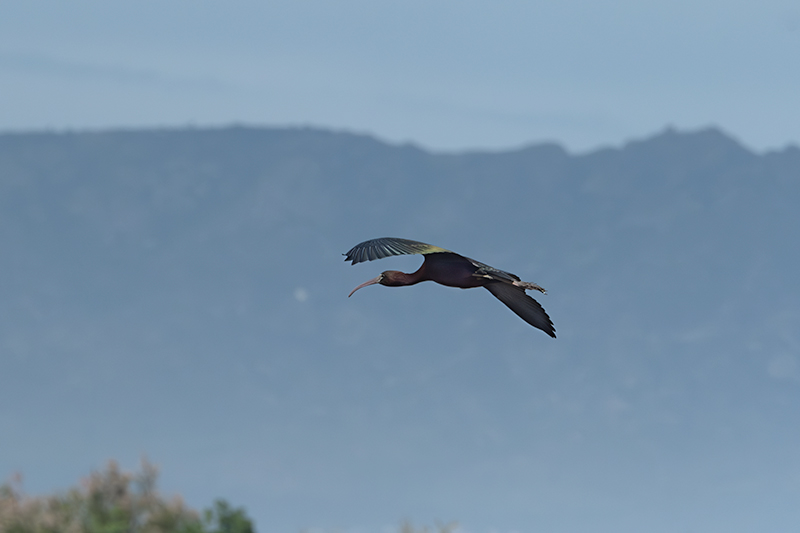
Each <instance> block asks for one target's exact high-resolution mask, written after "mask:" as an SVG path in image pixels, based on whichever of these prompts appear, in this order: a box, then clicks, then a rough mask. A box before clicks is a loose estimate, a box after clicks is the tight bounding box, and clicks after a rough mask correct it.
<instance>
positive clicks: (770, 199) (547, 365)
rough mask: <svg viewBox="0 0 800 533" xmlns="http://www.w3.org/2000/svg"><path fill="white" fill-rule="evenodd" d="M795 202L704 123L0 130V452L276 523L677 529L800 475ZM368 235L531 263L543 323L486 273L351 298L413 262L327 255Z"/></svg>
mask: <svg viewBox="0 0 800 533" xmlns="http://www.w3.org/2000/svg"><path fill="white" fill-rule="evenodd" d="M798 205H800V149H798V148H797V147H796V146H790V147H787V148H785V149H782V150H777V151H771V152H766V153H755V152H753V151H751V150H749V149H747V148H745V147H743V146H742V145H741V144H740V143H738V142H737V141H735V140H734V139H732V138H731V137H729V136H727V135H725V134H724V133H723V132H721V131H719V130H716V129H705V130H700V131H695V132H679V131H674V130H665V131H663V132H661V133H659V134H657V135H654V136H652V137H649V138H646V139H643V140H636V141H632V142H629V143H626V144H625V145H623V146H621V147H616V148H604V149H600V150H596V151H592V152H589V153H585V154H571V153H569V152H568V151H566V150H564V149H563V148H562V147H560V146H558V145H557V144H552V143H549V144H537V145H531V146H526V147H522V148H517V149H513V150H508V151H499V152H498V151H486V152H482V151H469V152H461V153H436V152H431V151H428V150H425V149H423V148H420V147H417V146H414V145H409V144H403V145H394V144H388V143H385V142H382V141H380V140H377V139H375V138H373V137H371V136H368V135H357V134H352V133H343V132H333V131H326V130H319V129H313V128H293V129H282V128H255V127H229V128H217V129H190V128H187V129H166V130H127V131H102V132H75V133H69V132H67V133H24V134H16V133H5V134H0V250H1V251H2V253H0V272H2V274H3V275H2V276H0V427H3V428H6V429H4V432H3V434H2V435H1V436H0V439H1V441H0V448H2V450H3V453H2V454H0V476H5V475H7V474H8V473H10V472H14V471H23V472H26V473H27V472H36V473H37V474H36V475H37V476H38V477H36V478H34V483H38V485H34V486H33V487H31V489H32V490H34V491H36V490H38V488H41V489H42V490H48V491H49V490H50V489H54V488H58V487H59V486H66V485H68V484H69V483H71V482H72V480H73V479H75V478H76V477H78V476H80V475H83V474H84V473H85V470H86V465H100V464H103V462H104V461H105V460H106V459H107V458H109V457H115V458H118V459H120V460H122V461H123V462H124V461H126V460H127V461H129V462H132V463H135V462H136V461H138V458H139V456H140V455H141V454H142V453H147V455H148V456H149V457H151V458H152V459H153V460H154V461H155V462H156V463H162V464H164V465H165V468H164V472H165V473H166V474H169V475H172V476H175V477H176V478H180V479H181V481H180V482H177V483H174V486H175V487H186V486H190V487H195V488H194V489H193V490H192V491H191V492H188V493H186V494H185V496H186V497H187V499H188V500H189V501H190V502H196V503H202V502H207V501H210V499H211V498H213V497H216V496H217V495H218V494H225V495H227V496H228V497H230V498H231V500H232V501H236V502H241V503H242V504H243V505H245V506H246V507H247V510H248V514H249V515H251V516H253V517H254V519H255V522H256V523H259V524H270V526H271V527H273V528H274V529H276V530H277V529H283V530H294V529H298V528H299V527H300V526H303V527H306V526H308V527H311V526H316V525H317V524H354V523H359V524H365V529H377V528H379V527H380V526H381V525H382V524H386V523H396V522H397V520H398V516H406V515H404V514H403V513H406V512H408V513H409V516H414V513H415V512H416V513H418V514H419V513H422V514H423V515H424V516H427V515H426V514H425V513H433V512H434V511H435V512H436V513H439V514H436V515H435V516H431V519H430V520H420V521H422V522H431V521H432V520H433V519H435V518H442V519H450V518H457V519H459V520H462V521H463V522H464V523H465V524H470V526H469V529H470V530H475V531H478V530H488V529H490V528H495V529H497V528H500V529H506V530H512V529H518V530H536V529H542V528H544V529H548V527H545V526H543V525H542V524H544V523H547V524H552V523H553V518H552V516H551V515H548V513H551V514H552V513H555V514H556V515H558V517H559V520H561V519H563V520H566V522H565V523H567V522H568V521H569V516H573V515H576V514H580V513H592V512H597V513H600V514H602V513H606V511H602V513H601V511H592V509H595V507H592V506H593V505H594V506H596V507H597V508H602V509H611V511H607V513H606V514H602V516H603V517H604V518H603V519H604V520H605V519H606V518H607V517H608V516H612V515H613V516H614V517H617V514H619V515H620V516H621V515H622V514H625V513H626V512H627V510H631V511H630V512H631V513H633V514H635V513H637V512H639V513H645V514H647V517H646V518H647V523H653V524H656V523H659V524H675V523H676V522H675V521H674V520H673V512H679V511H676V510H680V512H685V513H689V514H691V513H695V514H696V515H698V516H700V515H703V513H705V512H706V510H707V507H708V504H709V502H711V503H712V504H713V505H717V506H718V507H719V508H721V509H725V510H726V512H725V513H724V516H725V517H729V522H726V524H728V525H730V526H731V527H727V529H726V527H725V525H724V524H723V525H721V526H719V527H720V529H719V530H723V529H725V530H735V526H736V525H737V524H738V522H737V520H740V519H741V520H743V517H742V513H761V515H760V516H769V513H770V510H771V509H773V507H774V505H777V504H776V503H775V502H781V501H783V500H785V499H787V494H788V495H797V485H796V480H797V479H798V478H800V470H798V463H797V461H796V457H795V455H796V446H794V444H796V443H797V442H800V433H798V432H799V431H800V430H798V429H797V428H798V426H797V424H796V413H797V412H798V409H800V400H798V398H799V397H798V396H797V394H796V392H797V389H796V386H797V383H800V337H798V333H797V332H798V331H800V308H799V307H798V303H797V302H798V301H800V278H798V276H797V272H798V271H800V246H798V243H800V210H798V208H797V206H798ZM384 236H387V237H403V238H409V239H414V240H419V241H423V242H427V243H430V244H434V245H438V246H442V247H444V248H447V249H450V250H454V251H456V252H458V253H462V254H464V255H466V256H469V257H473V258H475V259H477V260H479V261H483V262H486V263H487V264H491V265H493V266H495V267H497V268H501V269H503V270H507V271H509V272H513V273H514V274H517V275H519V276H520V277H521V278H522V279H525V280H527V281H531V282H536V283H539V284H540V285H542V286H543V287H546V288H547V289H548V294H547V295H542V296H541V297H538V296H537V298H538V299H539V301H540V302H541V303H542V305H543V306H544V307H545V309H546V310H547V312H548V314H549V315H550V316H551V318H552V320H553V322H554V324H555V327H556V328H557V330H558V333H559V338H558V339H556V340H553V339H550V338H548V337H547V336H545V335H541V333H540V332H538V331H535V330H534V329H533V328H531V327H530V326H528V325H527V324H525V323H524V322H522V321H521V320H519V318H517V317H516V316H514V315H513V314H512V313H511V312H509V311H508V310H507V309H505V308H504V307H503V306H502V305H501V304H499V303H498V302H496V301H494V299H493V298H492V297H491V295H488V294H484V293H485V291H461V290H456V289H449V288H444V287H438V286H434V285H432V284H420V285H417V286H414V287H408V288H402V289H392V288H385V287H370V288H366V289H364V290H361V291H359V292H358V293H357V294H355V295H354V296H353V297H352V298H349V299H348V298H347V294H348V293H349V292H350V290H351V289H353V287H355V286H356V285H357V284H359V283H361V282H363V281H365V280H367V279H369V278H372V277H374V276H375V275H377V274H378V273H379V272H381V271H382V270H387V269H400V270H405V271H409V270H411V269H414V268H416V265H417V264H418V263H419V262H420V259H419V258H418V257H398V258H388V259H383V260H381V261H378V262H370V263H364V264H359V265H356V266H350V265H347V264H345V263H344V261H343V259H344V258H343V256H342V253H344V252H346V251H347V250H348V249H350V248H351V247H352V246H353V245H355V244H357V243H359V242H362V241H364V240H367V239H370V238H376V237H384ZM1 406H6V407H5V408H3V407H1ZM10 406H13V408H11V407H10ZM42 421H47V422H42ZM687 443H688V444H687ZM786 443H789V444H788V445H786V446H784V444H786ZM40 472H41V474H39V473H40ZM764 472H775V473H776V474H775V475H774V476H772V477H770V478H769V480H768V482H767V481H765V479H766V478H762V477H760V476H761V475H762V473H764ZM397 480H405V481H403V482H400V481H397ZM167 481H168V480H167ZM171 490H173V489H172V488H171V487H170V486H167V487H166V491H167V492H169V491H171ZM443 495H446V496H443ZM709 495H711V496H709ZM792 498H793V496H792ZM795 500H796V498H794V499H792V501H795ZM487 501H491V502H492V505H491V506H487V505H485V502H487ZM664 501H669V502H671V503H670V504H669V505H668V507H669V509H667V510H665V509H664V507H663V506H664V503H663V502H664ZM353 502H358V505H357V506H354V505H353ZM431 502H435V503H431ZM587 502H588V503H587ZM432 506H433V507H432ZM356 508H357V509H356ZM309 509H314V512H315V513H316V514H315V517H316V518H315V520H316V521H315V522H314V523H313V524H309V523H308V522H306V521H304V520H308V510H309ZM432 509H433V510H432ZM587 509H588V511H587ZM634 510H635V511H634ZM739 510H741V512H739ZM354 513H358V517H357V518H356V517H355V514H354ZM398 513H400V514H399V515H398ZM615 513H616V514H615ZM542 516H550V518H549V519H548V520H550V521H549V522H548V521H547V520H544V521H542V520H543V519H542ZM627 516H628V515H626V516H625V517H623V518H619V517H617V518H618V520H617V518H615V519H614V520H615V521H614V523H627V522H625V519H627ZM693 516H694V515H693ZM498 517H502V518H503V520H507V522H503V521H501V520H499V519H498ZM564 517H566V518H564ZM798 518H800V517H798ZM559 523H560V522H559ZM598 523H599V522H598ZM367 525H368V526H369V527H367ZM718 525H719V524H718ZM565 527H567V526H565ZM609 527H610V526H609ZM665 527H666V526H665ZM774 529H781V528H780V527H776V528H774ZM566 530H568V529H565V531H566Z"/></svg>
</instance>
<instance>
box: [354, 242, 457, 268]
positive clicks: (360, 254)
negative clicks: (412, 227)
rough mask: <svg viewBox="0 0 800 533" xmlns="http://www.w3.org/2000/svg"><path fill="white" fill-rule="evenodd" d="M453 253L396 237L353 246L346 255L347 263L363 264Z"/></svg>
mask: <svg viewBox="0 0 800 533" xmlns="http://www.w3.org/2000/svg"><path fill="white" fill-rule="evenodd" d="M443 252H444V253H453V252H451V251H450V250H445V249H444V248H439V247H438V246H433V245H431V244H425V243H424V242H419V241H410V240H408V239H397V238H395V237H383V238H380V239H372V240H369V241H364V242H362V243H361V244H356V245H355V246H353V247H352V248H351V249H350V251H349V252H347V253H346V254H344V255H345V258H344V260H345V261H352V263H351V264H353V265H355V264H356V263H363V262H364V261H374V260H376V259H383V258H384V257H389V256H392V255H405V254H423V255H424V254H436V253H443Z"/></svg>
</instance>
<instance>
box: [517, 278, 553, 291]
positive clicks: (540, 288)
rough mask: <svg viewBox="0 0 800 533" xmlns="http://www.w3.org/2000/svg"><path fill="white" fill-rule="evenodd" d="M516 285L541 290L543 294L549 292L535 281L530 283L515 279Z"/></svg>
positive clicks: (531, 289) (530, 289)
mask: <svg viewBox="0 0 800 533" xmlns="http://www.w3.org/2000/svg"><path fill="white" fill-rule="evenodd" d="M514 285H516V286H517V287H522V288H523V289H525V290H526V291H539V292H541V293H542V294H547V291H546V290H544V289H543V288H542V287H540V286H538V285H537V284H535V283H529V282H527V281H515V282H514Z"/></svg>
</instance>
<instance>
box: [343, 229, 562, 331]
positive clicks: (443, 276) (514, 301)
mask: <svg viewBox="0 0 800 533" xmlns="http://www.w3.org/2000/svg"><path fill="white" fill-rule="evenodd" d="M404 254H422V255H424V256H425V261H424V262H423V263H422V266H421V267H419V270H417V271H416V272H414V273H411V274H406V273H405V272H398V271H397V270H387V271H386V272H383V273H382V274H381V275H380V276H378V277H376V278H373V279H371V280H369V281H366V282H364V283H362V284H361V285H359V286H358V287H356V288H355V289H353V291H352V292H351V293H350V294H349V295H348V298H349V297H350V296H352V295H353V293H354V292H356V291H357V290H358V289H360V288H362V287H366V286H368V285H374V284H376V283H380V284H381V285H386V286H387V287H405V286H406V285H415V284H417V283H419V282H421V281H435V282H436V283H439V284H441V285H446V286H448V287H458V288H460V289H471V288H472V287H485V288H486V289H487V290H488V291H489V292H491V293H492V294H493V295H494V296H495V297H496V298H497V299H498V300H500V301H501V302H503V303H504V304H506V305H507V306H508V308H509V309H511V310H512V311H514V312H515V313H516V314H517V315H518V316H519V317H520V318H521V319H522V320H524V321H525V322H527V323H528V324H530V325H531V326H533V327H535V328H539V329H540V330H542V331H544V332H545V333H547V334H548V335H550V336H551V337H553V338H555V336H556V330H555V328H554V327H553V322H552V321H551V320H550V317H549V316H547V313H545V311H544V309H542V306H541V305H539V302H537V301H536V300H534V299H533V298H531V297H530V296H528V295H527V294H525V291H526V290H537V291H539V292H541V293H543V294H546V292H545V290H544V289H543V288H541V287H540V286H538V285H537V284H535V283H528V282H527V281H520V279H519V277H517V276H515V275H514V274H511V273H510V272H504V271H503V270H498V269H496V268H493V267H490V266H489V265H485V264H483V263H481V262H480V261H475V260H474V259H470V258H469V257H464V256H463V255H459V254H457V253H455V252H451V251H450V250H445V249H444V248H439V247H438V246H432V245H430V244H425V243H424V242H417V241H410V240H408V239H396V238H393V237H384V238H382V239H372V240H371V241H365V242H362V243H361V244H357V245H356V246H354V247H353V248H352V249H351V250H350V251H349V252H347V253H346V254H344V255H345V258H344V260H345V261H351V262H352V263H351V264H353V265H355V264H356V263H362V262H364V261H374V260H375V259H383V258H384V257H389V256H392V255H404Z"/></svg>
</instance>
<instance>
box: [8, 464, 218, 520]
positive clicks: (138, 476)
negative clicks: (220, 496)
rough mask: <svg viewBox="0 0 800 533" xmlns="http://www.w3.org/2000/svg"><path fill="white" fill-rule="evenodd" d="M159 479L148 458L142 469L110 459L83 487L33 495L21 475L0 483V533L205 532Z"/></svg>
mask: <svg viewBox="0 0 800 533" xmlns="http://www.w3.org/2000/svg"><path fill="white" fill-rule="evenodd" d="M157 477H158V470H157V468H156V467H155V466H153V465H152V464H151V463H149V462H147V461H146V460H143V461H142V465H141V470H140V471H139V472H123V471H122V470H121V469H120V468H119V465H117V463H116V462H114V461H110V462H109V463H108V466H107V467H106V468H105V469H104V470H101V471H97V472H93V473H92V474H91V475H90V476H89V477H88V478H86V479H84V480H83V482H82V483H81V486H80V487H79V488H72V489H69V490H68V491H66V492H64V493H61V494H57V495H53V496H43V497H32V496H26V495H25V494H24V493H23V492H22V489H21V480H20V478H19V476H18V477H16V478H15V479H12V480H11V481H10V482H9V483H6V484H5V485H3V486H2V487H0V533H202V532H203V531H204V528H203V526H202V523H201V520H200V516H199V514H198V513H197V512H195V511H193V510H191V509H189V508H188V507H187V506H186V505H184V503H183V501H182V500H181V499H180V498H179V497H173V498H172V499H169V500H167V499H165V498H163V497H162V496H161V495H160V494H159V493H158V492H157V491H156V479H157Z"/></svg>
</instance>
